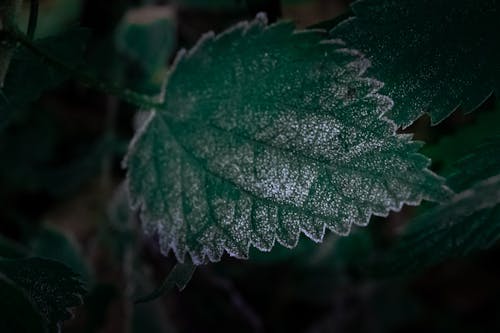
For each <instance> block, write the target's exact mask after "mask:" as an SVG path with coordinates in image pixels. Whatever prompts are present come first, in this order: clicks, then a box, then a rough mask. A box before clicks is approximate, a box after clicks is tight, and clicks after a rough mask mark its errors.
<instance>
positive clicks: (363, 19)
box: [331, 0, 500, 127]
mask: <svg viewBox="0 0 500 333" xmlns="http://www.w3.org/2000/svg"><path fill="white" fill-rule="evenodd" d="M499 7H500V5H499V1H498V0H484V1H480V2H478V1H472V0H422V1H412V0H403V1H392V0H358V1H356V2H354V4H353V5H352V9H353V12H354V15H355V17H353V18H351V19H348V20H346V21H345V22H342V23H341V24H339V25H338V26H337V27H335V28H334V29H333V30H332V31H331V35H332V36H333V37H335V38H341V39H342V40H344V41H345V42H346V44H347V45H348V46H349V47H352V48H355V49H358V50H360V51H362V52H363V53H364V54H366V55H367V57H368V59H370V60H371V61H372V64H373V67H372V68H371V70H370V71H369V74H370V75H373V76H374V77H376V78H378V79H379V80H381V81H383V82H384V84H385V86H384V89H383V90H382V93H385V94H387V95H388V96H389V97H391V98H392V99H393V100H394V108H393V109H392V110H390V111H389V112H388V113H387V116H388V117H389V118H391V119H393V120H394V121H395V122H396V123H397V124H399V125H401V126H403V127H406V126H408V125H410V124H411V123H412V122H413V121H414V120H415V119H416V118H418V117H419V116H420V115H422V114H423V113H424V112H426V113H429V114H430V116H431V118H432V121H433V123H439V122H440V121H442V120H443V119H445V118H446V117H447V116H448V115H450V113H452V112H453V110H455V109H456V108H457V107H459V106H461V107H462V108H464V109H465V110H467V111H472V110H474V109H475V108H477V107H478V106H479V105H480V104H481V103H482V102H483V101H484V100H485V99H486V98H487V97H488V96H489V95H490V94H491V93H492V92H493V91H494V90H496V91H497V92H498V91H499V90H500V81H499V77H500V67H499V63H498V59H499V58H500V44H499V43H498V32H499V31H500V20H499V19H498V18H499Z"/></svg>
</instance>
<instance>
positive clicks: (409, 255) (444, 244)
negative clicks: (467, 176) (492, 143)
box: [387, 175, 500, 274]
mask: <svg viewBox="0 0 500 333" xmlns="http://www.w3.org/2000/svg"><path fill="white" fill-rule="evenodd" d="M499 238H500V175H497V176H494V177H491V178H488V179H486V180H484V181H482V182H480V183H478V184H477V185H475V186H474V187H472V188H470V189H467V190H465V191H463V192H461V193H459V194H457V195H456V196H455V197H454V198H453V199H452V200H451V201H450V202H449V203H447V204H444V205H440V206H437V207H436V208H434V209H432V210H430V211H428V212H426V213H425V214H422V215H421V216H419V217H417V218H416V219H414V220H413V221H411V222H410V228H409V229H408V231H407V233H406V234H405V235H404V236H403V237H402V239H401V240H400V241H399V243H398V244H399V245H397V246H396V248H394V249H393V250H392V253H391V254H390V255H389V256H388V258H390V259H389V260H388V263H387V266H388V267H390V271H391V272H397V273H398V274H399V273H401V272H412V271H415V270H418V269H421V268H424V267H428V266H431V265H434V264H437V263H440V262H442V261H444V260H445V259H447V258H450V257H458V256H464V255H467V254H469V253H471V252H473V251H476V250H479V249H484V248H488V247H490V246H492V245H493V244H495V242H496V241H497V240H498V239H499Z"/></svg>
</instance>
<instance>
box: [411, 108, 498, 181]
mask: <svg viewBox="0 0 500 333" xmlns="http://www.w3.org/2000/svg"><path fill="white" fill-rule="evenodd" d="M499 123H500V103H496V105H495V107H494V109H493V110H480V111H478V112H476V113H475V114H474V119H473V120H472V121H471V122H470V123H467V124H463V125H460V126H457V129H456V131H455V132H454V133H452V134H450V135H448V136H445V137H443V138H442V139H441V140H439V141H438V142H437V143H435V144H432V145H430V144H427V145H425V146H424V147H423V148H422V151H421V152H422V154H424V155H425V156H428V157H430V159H431V160H432V163H433V164H434V165H437V166H439V174H441V175H447V174H448V173H450V171H455V170H454V169H455V168H456V167H455V165H454V164H455V163H456V162H457V160H458V159H460V158H462V157H463V156H464V155H466V154H468V153H469V152H471V151H473V149H474V148H477V147H478V146H479V145H480V144H481V143H483V142H485V141H486V140H488V139H491V138H492V137H494V136H497V135H500V127H499V126H498V124H499ZM478 155H480V156H478V157H481V156H483V157H484V158H485V159H488V158H489V157H487V156H486V155H483V154H478ZM492 157H496V156H495V155H492ZM486 162H488V161H486ZM477 165H481V164H480V163H477ZM460 169H461V168H460Z"/></svg>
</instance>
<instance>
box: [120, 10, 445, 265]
mask: <svg viewBox="0 0 500 333" xmlns="http://www.w3.org/2000/svg"><path fill="white" fill-rule="evenodd" d="M325 38H327V36H326V34H323V33H322V32H320V31H301V32H295V31H294V26H293V25H292V24H290V23H278V24H274V25H270V26H267V23H266V20H265V18H264V17H263V16H262V15H260V16H258V17H257V19H255V20H254V21H252V22H250V23H247V22H245V23H241V24H238V25H237V26H235V27H233V28H231V29H229V30H227V31H225V32H224V33H222V34H221V35H218V36H214V35H213V34H208V35H206V36H205V37H204V38H202V39H201V40H200V42H199V43H198V44H197V45H196V47H195V48H193V49H192V50H190V51H189V52H184V53H181V54H180V55H179V57H178V59H177V61H176V63H175V66H174V69H173V70H172V71H171V73H170V75H169V77H168V83H167V86H166V91H165V95H164V96H163V97H164V104H163V106H164V107H163V108H161V109H157V110H153V111H152V112H151V114H150V117H149V119H148V120H147V121H145V123H144V124H143V128H142V129H140V130H139V131H138V133H137V135H136V137H135V139H134V140H133V142H132V144H131V147H130V150H129V154H128V158H127V161H126V164H127V166H128V169H129V170H128V173H129V190H130V193H131V198H132V204H133V205H134V206H135V207H138V208H140V209H141V210H142V219H143V222H144V227H145V229H146V230H147V231H148V232H151V233H154V232H157V233H158V234H159V237H160V243H161V248H162V250H163V251H164V252H165V253H167V252H169V251H170V250H171V249H173V251H174V252H175V254H176V256H177V258H178V259H179V260H180V261H183V260H184V257H185V254H186V253H189V254H190V255H191V257H192V259H193V262H194V263H195V264H200V263H204V262H206V261H207V260H210V261H218V260H220V258H221V255H222V254H223V252H224V250H225V251H227V252H228V253H229V254H230V255H232V256H235V257H238V258H246V257H247V256H248V251H249V247H250V246H251V245H253V246H255V247H256V248H258V249H260V250H262V251H268V250H270V249H271V248H272V247H273V245H274V243H275V241H278V242H279V243H281V244H283V245H284V246H287V247H289V248H292V247H294V246H295V245H296V244H297V240H298V237H299V234H300V232H304V233H305V234H306V235H307V236H308V237H310V238H311V239H313V240H315V241H321V240H322V238H323V235H324V233H325V229H330V230H332V231H334V232H335V233H338V234H342V235H346V234H348V233H349V230H350V228H351V226H352V225H353V224H356V225H366V224H367V223H368V220H369V218H370V216H371V215H386V214H387V213H388V212H389V211H390V210H398V209H400V208H401V206H402V204H404V203H409V204H416V203H418V202H419V201H420V200H421V199H422V198H426V199H431V200H440V199H442V198H443V197H445V196H446V195H447V191H446V189H445V188H444V187H443V186H442V180H441V179H440V178H439V177H437V176H435V175H434V174H432V173H431V172H430V171H428V170H427V169H426V167H427V166H428V164H429V161H428V160H427V159H426V158H425V157H424V156H422V155H420V154H418V153H417V150H418V149H419V147H420V144H419V143H415V142H412V141H411V138H410V137H409V136H404V135H396V133H395V126H394V125H393V124H392V123H390V122H388V121H387V120H386V119H384V118H383V117H382V114H383V113H384V112H386V111H387V110H389V109H390V107H391V106H392V102H391V100H390V99H389V98H387V97H385V96H382V95H380V94H378V93H377V91H378V90H379V88H380V87H381V83H380V82H378V81H375V80H373V79H368V78H365V77H364V76H363V73H364V71H365V70H366V68H367V66H368V65H369V63H368V61H367V60H366V59H365V58H364V57H363V56H362V55H360V54H358V53H357V52H354V51H352V50H348V49H345V48H344V47H343V46H341V45H339V43H338V41H335V40H325Z"/></svg>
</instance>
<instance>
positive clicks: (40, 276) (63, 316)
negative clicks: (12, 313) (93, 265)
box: [0, 258, 85, 326]
mask: <svg viewBox="0 0 500 333" xmlns="http://www.w3.org/2000/svg"><path fill="white" fill-rule="evenodd" d="M0 273H1V274H3V275H4V276H6V277H7V278H8V279H9V280H11V281H13V282H14V283H15V284H16V285H17V286H18V287H20V288H21V289H22V290H23V291H24V292H25V293H26V295H27V296H28V298H29V299H30V300H31V302H33V304H35V305H36V307H37V309H38V311H39V312H40V313H41V315H42V317H43V318H44V319H45V320H46V322H47V324H48V325H50V326H54V325H57V324H59V323H60V322H62V321H64V320H67V319H70V318H71V313H70V312H69V311H68V308H70V307H74V306H77V305H80V304H81V303H82V300H81V295H83V294H84V293H85V289H84V288H83V285H82V283H81V282H80V281H79V280H78V277H77V275H76V274H75V273H73V272H72V271H71V270H70V269H69V268H68V267H66V266H65V265H63V264H61V263H59V262H57V261H53V260H47V259H41V258H29V259H16V260H12V259H1V260H0Z"/></svg>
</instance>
